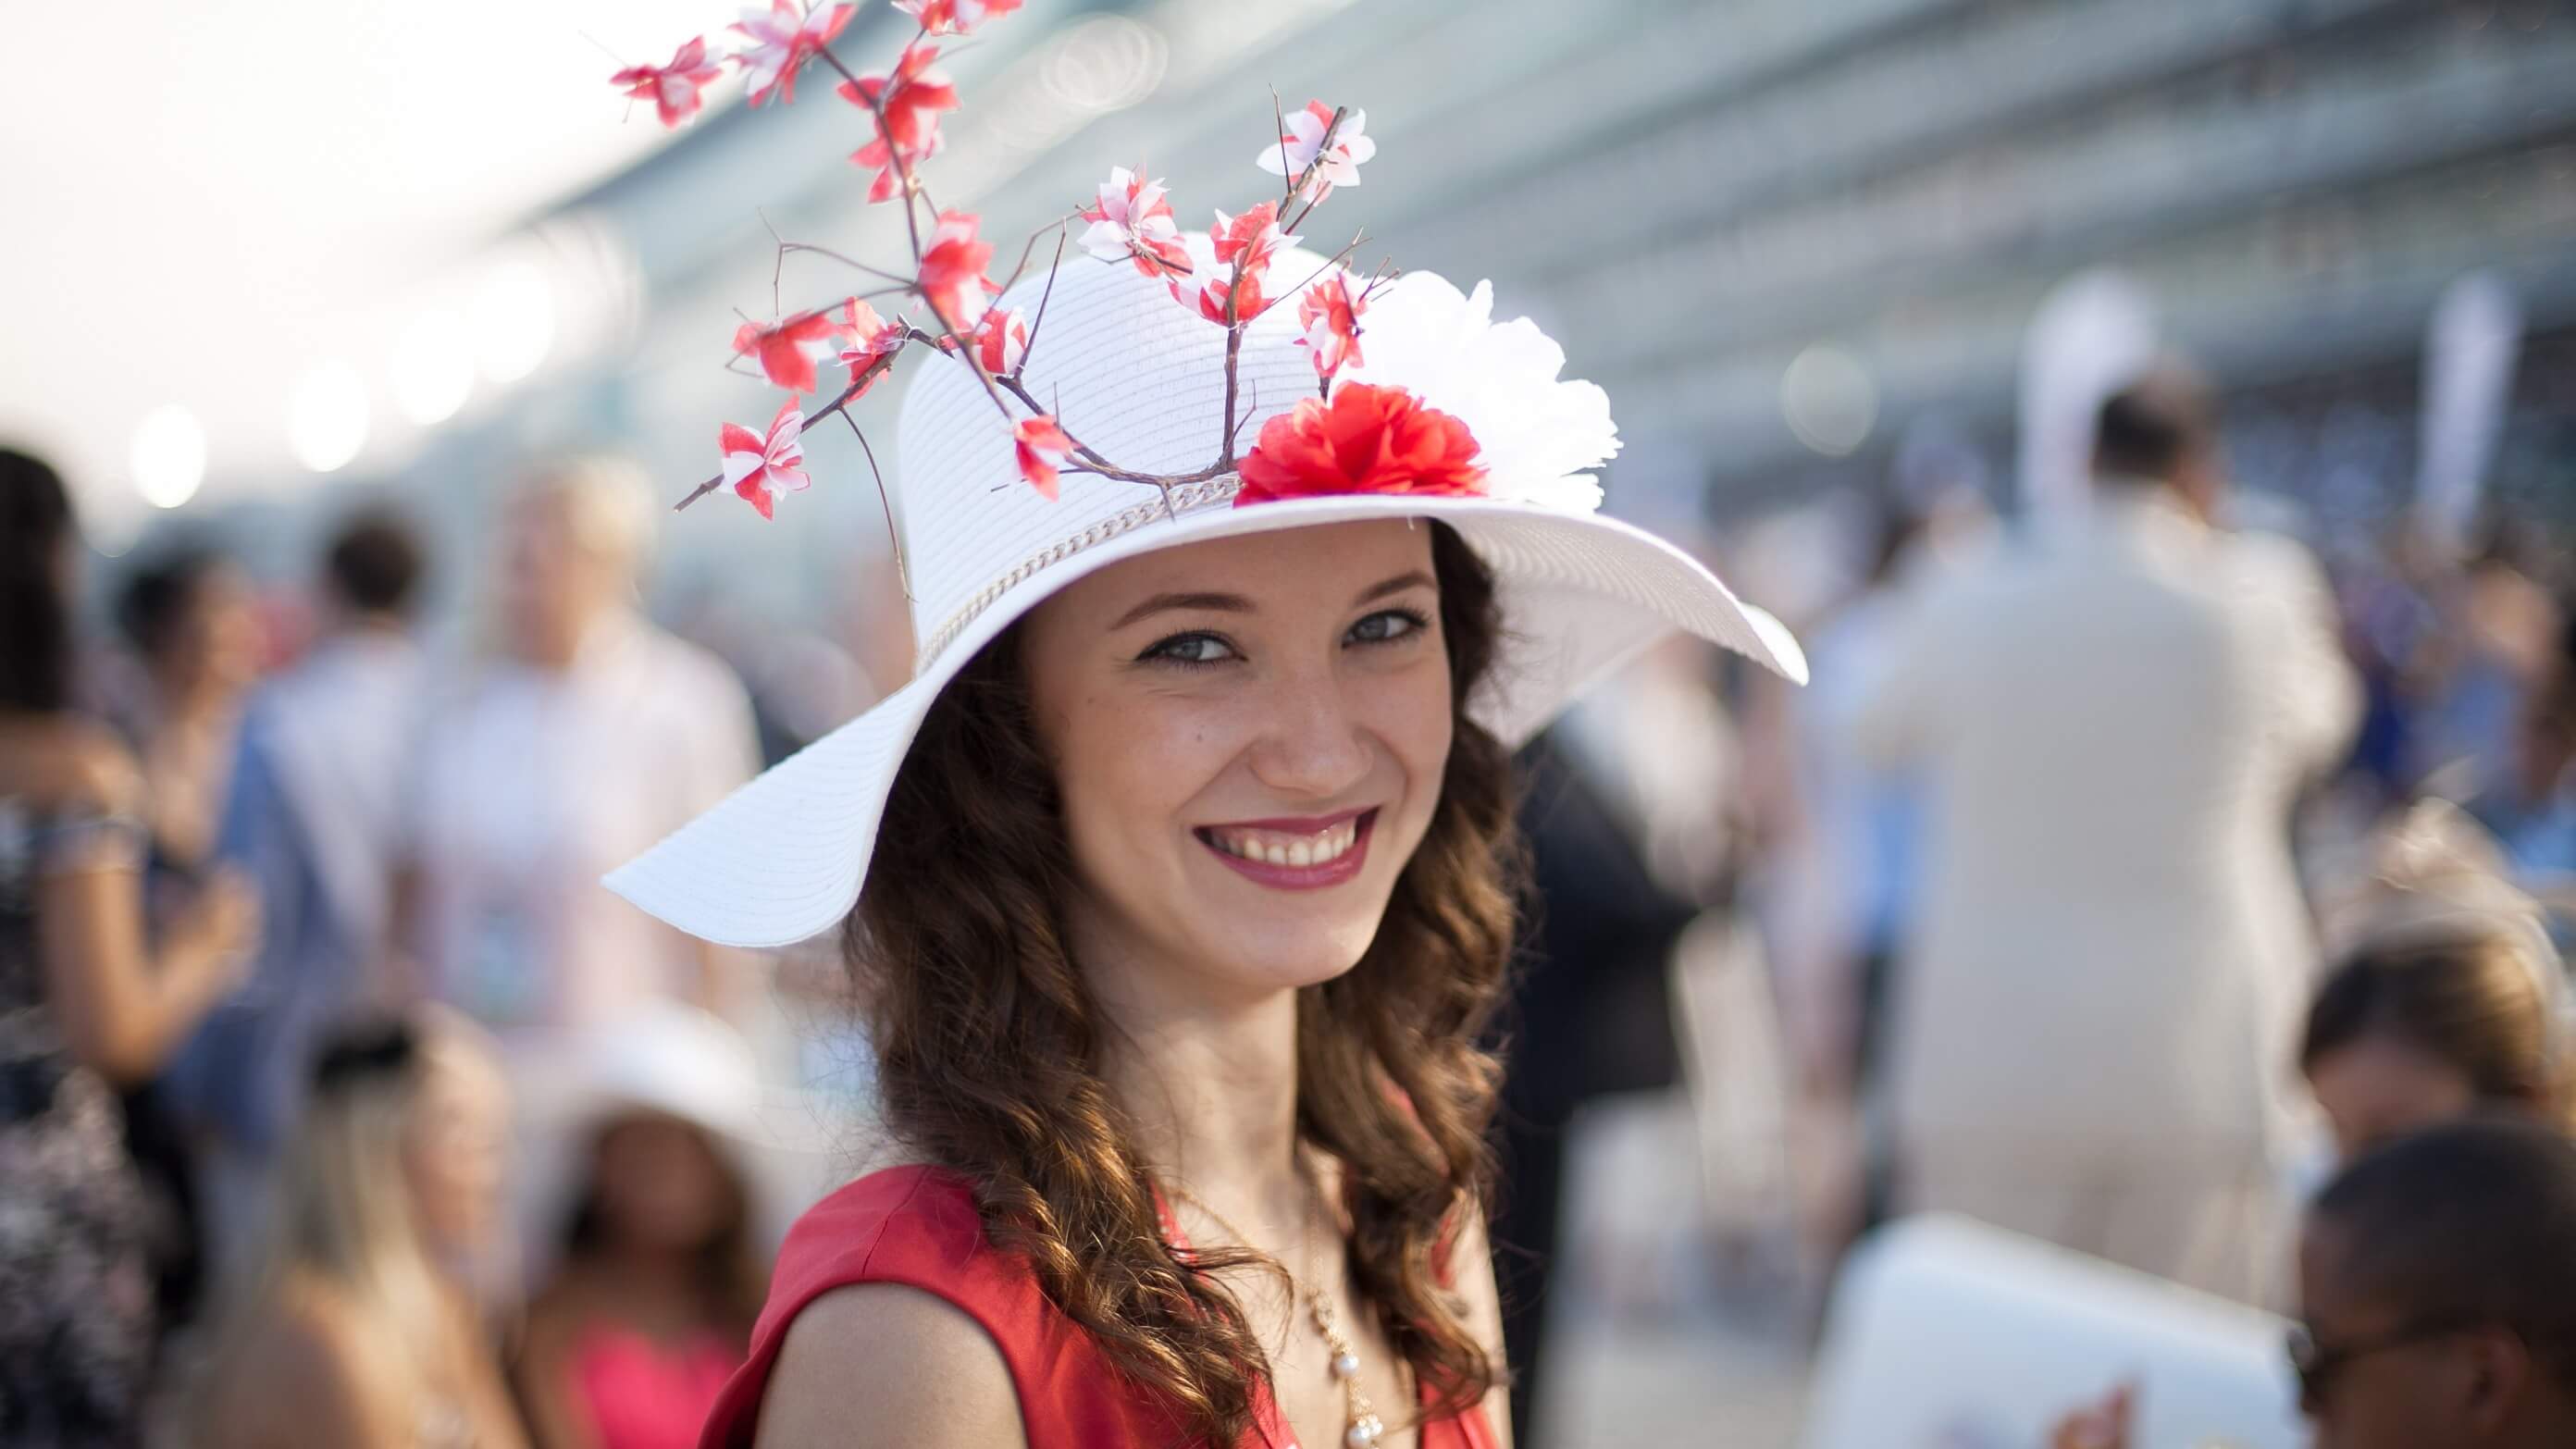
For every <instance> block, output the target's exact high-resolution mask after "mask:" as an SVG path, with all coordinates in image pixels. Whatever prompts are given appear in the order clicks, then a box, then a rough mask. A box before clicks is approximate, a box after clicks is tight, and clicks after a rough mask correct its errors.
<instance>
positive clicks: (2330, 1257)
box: [2299, 1213, 2402, 1337]
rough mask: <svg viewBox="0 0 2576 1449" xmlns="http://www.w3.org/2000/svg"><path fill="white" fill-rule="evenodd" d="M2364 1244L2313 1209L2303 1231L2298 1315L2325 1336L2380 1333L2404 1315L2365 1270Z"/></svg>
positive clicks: (2345, 1229) (2300, 1247)
mask: <svg viewBox="0 0 2576 1449" xmlns="http://www.w3.org/2000/svg"><path fill="white" fill-rule="evenodd" d="M2359 1246H2360V1245H2359V1243H2358V1242H2357V1241H2356V1240H2355V1235H2354V1234H2353V1233H2352V1232H2351V1231H2350V1230H2349V1229H2347V1228H2345V1227H2344V1226H2343V1225H2341V1224H2339V1223H2336V1222H2334V1221H2333V1220H2331V1219H2327V1218H2321V1217H2318V1216H2316V1215H2315V1214H2313V1213H2312V1214H2310V1215H2309V1217H2308V1220H2307V1222H2306V1224H2305V1225H2304V1227H2303V1229H2302V1231H2301V1232H2300V1234H2299V1315H2300V1317H2302V1318H2304V1319H2305V1320H2306V1321H2307V1322H2308V1324H2309V1325H2310V1326H2311V1327H2314V1328H2316V1329H2317V1330H2318V1331H2319V1332H2320V1333H2321V1334H2322V1335H2330V1336H2336V1337H2351V1336H2354V1335H2366V1334H2370V1333H2375V1332H2378V1331H2380V1330H2381V1329H2383V1328H2385V1327H2386V1326H2387V1325H2389V1324H2391V1323H2394V1322H2395V1321H2397V1319H2399V1318H2400V1317H2401V1316H2402V1314H2401V1313H2400V1312H2399V1310H2398V1309H2397V1308H2396V1307H2393V1306H2392V1305H2390V1304H2389V1303H2387V1302H2386V1301H2385V1295H2384V1294H2383V1293H2382V1292H2380V1291H2379V1289H2378V1287H2377V1286H2376V1285H2375V1284H2373V1283H2372V1282H2371V1275H2370V1274H2369V1273H2367V1272H2366V1271H2364V1269H2365V1266H2366V1264H2365V1262H2364V1260H2363V1258H2362V1257H2361V1256H2359V1255H2357V1254H2356V1252H2355V1249H2356V1248H2358V1247H2359Z"/></svg>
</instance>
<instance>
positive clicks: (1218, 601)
mask: <svg viewBox="0 0 2576 1449" xmlns="http://www.w3.org/2000/svg"><path fill="white" fill-rule="evenodd" d="M1438 587H1439V581H1438V580H1436V579H1434V578H1432V577H1431V575H1429V574H1427V573H1424V572H1423V571H1422V570H1420V569H1415V570H1414V571H1412V572H1411V573H1404V574H1398V575H1396V576H1395V577H1394V578H1391V579H1386V580H1383V581H1381V582H1379V583H1375V584H1371V585H1370V586H1368V587H1367V588H1365V589H1362V590H1361V591H1360V594H1359V597H1358V598H1356V599H1353V600H1351V602H1352V603H1353V604H1354V605H1357V604H1365V603H1368V602H1370V601H1371V600H1374V599H1383V598H1385V597H1386V596H1387V595H1389V594H1400V593H1403V592H1404V591H1405V590H1407V589H1412V588H1438ZM1174 609H1204V610H1208V611H1210V612H1213V613H1219V614H1250V613H1254V612H1256V611H1255V610H1254V608H1253V606H1252V601H1251V600H1250V599H1247V598H1245V597H1244V596H1243V595H1241V594H1213V593H1208V594H1156V595H1154V596H1153V597H1152V598H1150V599H1147V600H1145V601H1144V602H1143V603H1140V604H1138V605H1137V606H1136V607H1134V608H1132V609H1129V610H1128V611H1127V612H1126V613H1124V614H1121V615H1120V616H1119V617H1118V622H1117V623H1115V624H1112V625H1110V626H1109V627H1110V628H1111V629H1112V630H1113V631H1114V630H1118V629H1124V628H1126V627H1127V626H1128V625H1130V624H1135V623H1139V622H1141V621H1143V620H1146V619H1150V618H1152V617H1153V616H1154V615H1156V614H1162V613H1168V612H1170V611H1171V610H1174Z"/></svg>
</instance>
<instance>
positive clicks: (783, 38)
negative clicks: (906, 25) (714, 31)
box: [732, 0, 859, 106]
mask: <svg viewBox="0 0 2576 1449" xmlns="http://www.w3.org/2000/svg"><path fill="white" fill-rule="evenodd" d="M858 11H859V7H858V6H856V5H823V6H818V7H816V8H815V9H812V10H806V9H803V8H801V7H800V6H798V5H796V4H794V3H793V0H770V5H769V11H768V13H767V14H763V13H761V12H760V11H757V10H745V11H744V12H742V20H741V22H740V23H739V24H737V25H735V26H733V27H732V28H733V31H734V33H735V34H737V35H739V36H741V37H743V39H745V40H747V41H749V42H750V44H748V45H745V46H744V47H743V48H742V49H740V50H738V51H735V52H734V57H733V58H734V59H735V60H736V61H739V62H740V63H741V64H742V73H743V76H744V78H745V79H746V80H748V81H749V82H750V83H751V103H752V104H753V105H755V106H756V105H759V104H760V103H762V102H763V101H766V100H768V99H769V98H770V97H771V96H772V95H775V96H777V97H778V99H779V101H780V102H781V103H785V102H788V101H792V100H794V99H796V72H797V70H798V69H800V68H801V67H802V66H803V65H804V64H805V62H806V61H808V60H811V59H812V58H814V57H815V56H816V55H818V54H820V53H821V52H822V49H823V47H824V46H827V45H829V44H831V43H832V37H834V36H836V35H838V34H840V33H841V27H842V26H844V25H847V24H849V23H850V17H851V16H853V15H856V14H857V13H858Z"/></svg>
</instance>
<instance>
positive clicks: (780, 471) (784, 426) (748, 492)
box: [721, 397, 814, 518]
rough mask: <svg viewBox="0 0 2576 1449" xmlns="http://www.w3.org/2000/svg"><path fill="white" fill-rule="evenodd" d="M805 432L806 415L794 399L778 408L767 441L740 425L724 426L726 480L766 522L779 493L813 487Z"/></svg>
mask: <svg viewBox="0 0 2576 1449" xmlns="http://www.w3.org/2000/svg"><path fill="white" fill-rule="evenodd" d="M804 431H805V415H804V414H803V413H801V412H799V411H797V408H796V399H794V398H792V397H791V398H789V399H788V400H787V401H785V402H783V403H780V404H779V405H778V416H777V417H775V418H772V419H770V422H769V435H768V436H767V437H762V436H760V435H759V434H757V433H754V432H753V431H752V430H751V429H749V428H746V427H743V426H742V425H740V424H738V423H727V424H725V425H724V431H723V433H722V434H721V438H722V446H723V448H724V480H725V481H726V482H727V483H730V484H732V485H733V491H734V492H736V493H738V494H740V495H742V499H743V501H744V502H746V503H748V504H750V505H751V506H752V507H754V508H757V509H759V510H760V516H761V517H763V518H767V517H769V516H770V512H771V510H772V509H773V508H775V507H776V506H777V502H778V495H779V494H780V493H782V492H784V493H802V492H804V491H805V490H806V489H807V488H809V487H811V486H813V482H814V480H813V479H811V478H809V477H807V476H806V475H805V444H804V442H803V437H802V435H803V433H804Z"/></svg>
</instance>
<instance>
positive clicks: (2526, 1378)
mask: <svg viewBox="0 0 2576 1449" xmlns="http://www.w3.org/2000/svg"><path fill="white" fill-rule="evenodd" d="M2299 1298H2300V1303H2301V1310H2300V1311H2301V1322H2300V1324H2299V1326H2298V1327H2297V1328H2296V1329H2295V1330H2293V1332H2292V1336H2291V1350H2290V1352H2291V1361H2292V1363H2293V1364H2294V1365H2295V1366H2296V1368H2297V1369H2298V1375H2299V1389H2300V1406H2301V1408H2303V1409H2304V1410H2305V1411H2306V1413H2307V1415H2308V1418H2309V1420H2310V1421H2311V1422H2312V1423H2313V1424H2314V1426H2315V1432H2316V1439H2315V1445H2316V1449H2379V1446H2383V1445H2385V1446H2389V1449H2429V1446H2433V1445H2440V1446H2442V1449H2560V1446H2564V1445H2568V1444H2576V1143H2571V1142H2570V1141H2569V1140H2568V1138H2567V1137H2566V1136H2565V1135H2564V1134H2563V1133H2560V1132H2555V1131H2552V1130H2550V1129H2548V1128H2545V1127H2541V1126H2538V1125H2536V1124H2532V1123H2528V1122H2520V1121H2514V1120H2511V1119H2497V1120H2482V1121H2469V1122H2457V1123H2451V1124H2448V1125H2444V1126H2439V1127H2433V1128H2430V1129H2427V1130H2425V1131H2423V1132H2419V1133H2416V1134H2414V1135H2412V1136H2409V1137H2404V1138H2401V1139H2399V1140H2397V1141H2396V1142H2393V1143H2391V1144H2390V1145H2388V1146H2386V1147H2383V1148H2381V1149H2379V1150H2377V1151H2375V1152H2373V1153H2371V1154H2369V1155H2368V1156H2366V1157H2364V1158H2362V1159H2361V1160H2360V1161H2358V1162H2356V1163H2354V1164H2353V1165H2352V1166H2350V1167H2349V1168H2346V1169H2345V1170H2344V1172H2343V1173H2342V1175H2341V1176H2339V1177H2338V1178H2336V1180H2335V1181H2334V1182H2333V1183H2332V1184H2331V1185H2329V1186H2328V1187H2327V1188H2326V1190H2325V1192H2324V1193H2323V1194H2322V1195H2321V1196H2320V1197H2319V1198H2318V1199H2317V1202H2316V1205H2315V1206H2314V1207H2313V1208H2312V1209H2310V1211H2309V1213H2308V1218H2307V1224H2306V1231H2305V1234H2304V1239H2303V1241H2302V1243H2301V1245H2300V1251H2299Z"/></svg>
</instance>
